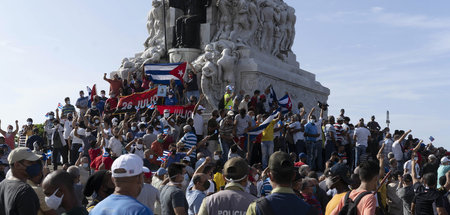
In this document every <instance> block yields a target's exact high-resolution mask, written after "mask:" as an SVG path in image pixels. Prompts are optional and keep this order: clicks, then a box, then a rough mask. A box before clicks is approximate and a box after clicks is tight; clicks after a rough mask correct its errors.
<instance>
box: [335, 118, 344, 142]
mask: <svg viewBox="0 0 450 215" xmlns="http://www.w3.org/2000/svg"><path fill="white" fill-rule="evenodd" d="M333 126H334V129H335V130H336V141H340V142H341V144H343V143H344V128H343V127H342V125H340V124H338V123H336V124H334V125H333Z"/></svg>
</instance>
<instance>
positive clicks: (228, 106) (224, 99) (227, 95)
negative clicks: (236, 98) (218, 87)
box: [223, 93, 233, 110]
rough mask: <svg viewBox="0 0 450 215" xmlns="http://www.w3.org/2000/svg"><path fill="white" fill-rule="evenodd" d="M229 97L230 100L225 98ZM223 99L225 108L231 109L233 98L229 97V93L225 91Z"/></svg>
mask: <svg viewBox="0 0 450 215" xmlns="http://www.w3.org/2000/svg"><path fill="white" fill-rule="evenodd" d="M228 98H230V100H228V102H227V99H228ZM223 101H224V103H225V107H224V108H225V110H232V109H233V98H231V94H228V93H225V95H224V96H223Z"/></svg>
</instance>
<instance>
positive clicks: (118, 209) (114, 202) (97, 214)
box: [89, 194, 153, 215]
mask: <svg viewBox="0 0 450 215" xmlns="http://www.w3.org/2000/svg"><path fill="white" fill-rule="evenodd" d="M89 214H90V215H153V212H152V211H151V210H150V209H149V208H148V207H147V206H145V205H143V204H142V203H140V202H139V201H138V200H136V199H135V198H133V197H131V196H125V195H116V194H111V195H109V196H108V197H106V198H105V199H103V201H101V202H99V203H98V204H97V205H96V206H95V207H94V208H93V209H92V210H91V212H90V213H89Z"/></svg>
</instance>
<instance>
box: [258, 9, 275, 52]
mask: <svg viewBox="0 0 450 215" xmlns="http://www.w3.org/2000/svg"><path fill="white" fill-rule="evenodd" d="M260 18H261V23H262V25H263V32H262V35H261V44H260V48H261V49H262V50H272V45H273V35H274V24H273V21H274V19H275V11H274V9H273V6H272V4H271V1H270V0H266V1H264V2H263V3H262V4H261V16H260Z"/></svg>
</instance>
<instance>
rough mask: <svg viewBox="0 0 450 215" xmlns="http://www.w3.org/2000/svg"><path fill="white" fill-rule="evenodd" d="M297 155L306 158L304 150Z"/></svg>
mask: <svg viewBox="0 0 450 215" xmlns="http://www.w3.org/2000/svg"><path fill="white" fill-rule="evenodd" d="M298 157H299V158H306V154H305V153H304V152H302V153H300V154H298Z"/></svg>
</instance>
